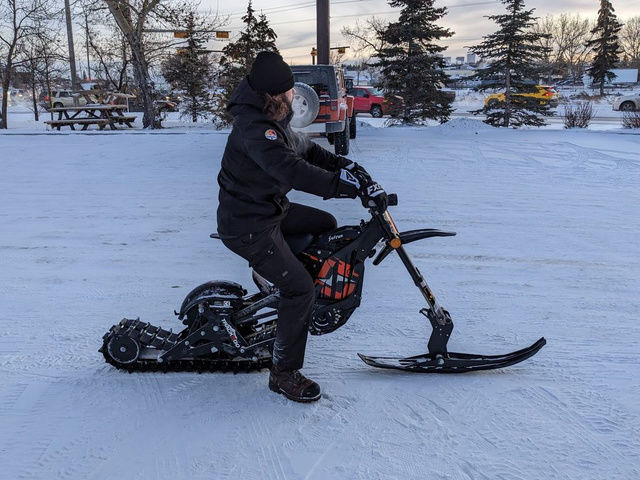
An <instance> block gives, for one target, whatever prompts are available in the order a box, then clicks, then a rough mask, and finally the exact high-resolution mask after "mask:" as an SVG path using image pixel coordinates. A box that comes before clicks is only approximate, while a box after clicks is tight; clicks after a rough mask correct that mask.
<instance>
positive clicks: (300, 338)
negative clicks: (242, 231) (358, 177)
mask: <svg viewBox="0 0 640 480" xmlns="http://www.w3.org/2000/svg"><path fill="white" fill-rule="evenodd" d="M336 225H337V223H336V219H335V218H334V217H333V215H331V214H330V213H327V212H325V211H322V210H318V209H317V208H313V207H308V206H306V205H300V204H297V203H291V204H290V205H289V210H288V212H287V215H286V216H285V217H284V219H283V220H282V222H281V224H280V225H275V226H273V227H270V228H268V229H266V230H263V231H261V232H253V233H250V234H247V235H243V236H240V237H234V238H224V239H222V241H223V242H224V244H225V246H226V247H227V248H229V249H230V250H231V251H233V252H234V253H237V254H238V255H240V256H241V257H243V258H244V259H246V260H247V261H248V262H249V266H250V267H252V268H253V269H254V270H255V271H256V272H257V273H258V274H260V275H261V276H263V277H264V278H266V279H267V280H269V281H270V282H271V283H273V284H274V285H275V286H276V287H277V288H278V289H279V290H280V305H279V307H278V328H277V332H276V340H275V343H274V345H273V363H275V364H278V366H279V367H280V368H281V369H283V370H298V369H300V368H302V364H303V362H304V351H305V347H306V345H307V332H308V325H309V322H310V320H311V314H312V310H313V304H314V302H315V288H314V285H313V279H312V278H311V275H309V272H307V270H306V269H305V268H304V266H303V265H302V263H301V262H300V261H299V260H298V259H297V258H296V257H295V255H294V254H293V253H292V252H291V249H290V248H289V245H287V243H286V242H285V240H284V237H283V236H285V235H296V234H302V233H312V234H314V235H317V234H320V233H324V232H328V231H330V230H333V229H334V228H336Z"/></svg>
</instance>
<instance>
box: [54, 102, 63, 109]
mask: <svg viewBox="0 0 640 480" xmlns="http://www.w3.org/2000/svg"><path fill="white" fill-rule="evenodd" d="M62 107H64V105H62V103H61V102H56V103H54V104H53V108H62Z"/></svg>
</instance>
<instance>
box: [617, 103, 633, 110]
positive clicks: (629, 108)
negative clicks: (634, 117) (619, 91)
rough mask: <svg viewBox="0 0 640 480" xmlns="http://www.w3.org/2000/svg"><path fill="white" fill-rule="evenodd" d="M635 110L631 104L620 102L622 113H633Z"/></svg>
mask: <svg viewBox="0 0 640 480" xmlns="http://www.w3.org/2000/svg"><path fill="white" fill-rule="evenodd" d="M635 109H636V105H635V103H633V102H622V104H621V105H620V110H621V111H623V112H633V111H635Z"/></svg>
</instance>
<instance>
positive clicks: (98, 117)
mask: <svg viewBox="0 0 640 480" xmlns="http://www.w3.org/2000/svg"><path fill="white" fill-rule="evenodd" d="M125 110H127V106H126V105H103V104H97V103H96V104H90V103H88V104H86V105H82V106H76V107H56V108H51V109H50V110H49V111H50V112H51V114H52V116H53V114H54V113H57V114H58V118H57V120H53V119H52V120H50V121H47V122H45V123H47V124H49V125H50V126H51V128H57V129H58V130H60V128H61V127H65V126H68V127H71V130H75V126H76V125H82V130H86V129H87V128H89V125H97V126H98V128H99V129H100V130H103V129H104V128H105V127H106V126H109V128H111V129H112V130H117V126H116V125H123V124H124V125H127V126H128V127H130V128H132V127H133V123H132V122H133V121H134V120H135V119H136V117H135V115H127V113H128V112H125Z"/></svg>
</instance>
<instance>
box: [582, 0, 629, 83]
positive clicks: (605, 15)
mask: <svg viewBox="0 0 640 480" xmlns="http://www.w3.org/2000/svg"><path fill="white" fill-rule="evenodd" d="M614 12H615V10H614V8H613V5H611V2H610V1H609V0H600V10H598V21H597V22H596V26H595V27H594V28H593V30H591V33H592V34H593V35H594V36H595V37H594V38H593V40H590V41H588V42H587V47H589V48H592V49H593V52H594V58H593V62H592V63H591V67H589V69H588V72H589V76H591V78H592V79H593V83H596V84H599V85H600V95H604V84H605V81H607V80H612V79H613V78H614V77H615V74H614V73H613V72H612V71H611V69H612V68H613V67H615V65H616V63H617V62H618V59H619V56H620V53H621V49H620V42H619V40H618V32H620V30H621V29H622V24H621V23H620V22H618V18H617V17H616V15H615V13H614Z"/></svg>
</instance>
